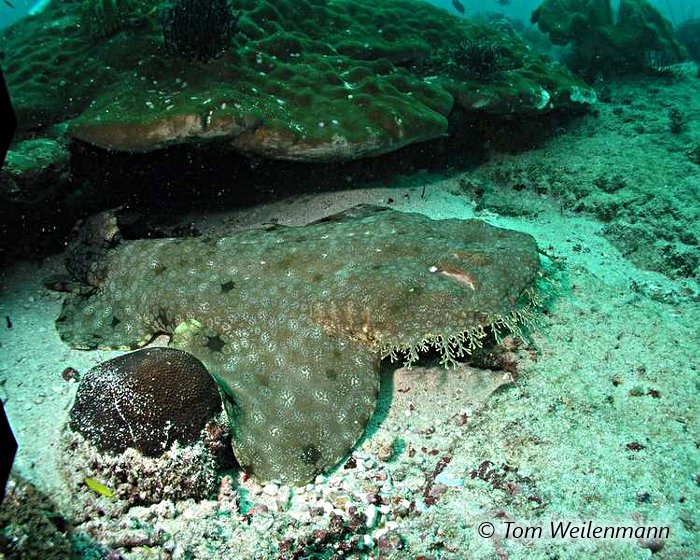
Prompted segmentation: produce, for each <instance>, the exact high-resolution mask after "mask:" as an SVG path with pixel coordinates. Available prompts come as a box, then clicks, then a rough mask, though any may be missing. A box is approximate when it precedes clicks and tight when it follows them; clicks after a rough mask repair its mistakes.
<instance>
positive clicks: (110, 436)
mask: <svg viewBox="0 0 700 560" xmlns="http://www.w3.org/2000/svg"><path fill="white" fill-rule="evenodd" d="M220 411H221V398H220V397H219V392H218V389H217V386H216V383H215V382H214V380H213V379H212V377H211V376H210V375H209V372H207V370H206V368H205V367H204V366H203V365H202V363H201V362H200V361H199V360H198V359H197V358H195V357H194V356H192V355H191V354H189V353H187V352H183V351H182V350H175V349H172V348H149V349H145V350H138V351H136V352H131V353H129V354H124V355H123V356H119V357H117V358H114V359H112V360H108V361H106V362H103V363H102V364H100V365H98V366H96V367H94V368H92V369H91V370H90V371H89V372H87V374H85V376H84V377H83V379H82V380H81V382H80V385H79V386H78V393H77V395H76V398H75V403H74V404H73V408H71V410H70V424H69V425H70V427H71V429H72V430H74V431H76V432H79V433H80V434H82V435H83V437H85V438H86V439H88V440H89V441H91V442H92V443H93V444H94V445H95V446H96V447H97V448H98V449H99V450H100V451H102V452H107V453H112V454H118V453H122V452H123V451H125V450H126V449H127V448H128V447H133V448H134V449H137V450H138V451H140V452H141V453H142V454H143V455H146V456H149V457H156V456H159V455H161V454H162V453H163V452H164V451H166V450H167V449H169V448H170V447H171V446H172V444H173V443H174V442H175V441H178V442H180V444H182V445H188V444H190V443H193V442H194V441H196V440H197V439H198V437H199V435H200V433H201V431H202V429H203V428H204V427H205V425H206V423H207V422H208V421H209V420H210V419H212V418H213V417H214V416H215V415H216V414H218V413H219V412H220Z"/></svg>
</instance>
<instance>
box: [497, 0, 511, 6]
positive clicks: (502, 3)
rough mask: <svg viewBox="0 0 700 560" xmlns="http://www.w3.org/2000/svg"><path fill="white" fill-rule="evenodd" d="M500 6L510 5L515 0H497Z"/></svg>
mask: <svg viewBox="0 0 700 560" xmlns="http://www.w3.org/2000/svg"><path fill="white" fill-rule="evenodd" d="M496 2H497V3H498V5H499V6H510V5H511V4H512V3H513V1H512V0H496Z"/></svg>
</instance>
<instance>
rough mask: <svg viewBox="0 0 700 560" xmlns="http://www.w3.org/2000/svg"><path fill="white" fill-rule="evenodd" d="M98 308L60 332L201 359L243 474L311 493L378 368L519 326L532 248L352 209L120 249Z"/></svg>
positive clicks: (90, 342) (96, 291) (76, 311)
mask: <svg viewBox="0 0 700 560" xmlns="http://www.w3.org/2000/svg"><path fill="white" fill-rule="evenodd" d="M100 258H101V259H102V260H103V262H102V264H101V268H102V269H103V270H105V271H106V274H105V275H104V276H100V278H101V279H100V281H99V283H98V285H96V286H94V287H93V291H92V293H91V294H89V295H86V293H85V291H82V292H76V293H73V294H70V295H69V296H68V297H67V299H66V300H65V303H64V306H63V310H62V312H61V315H60V317H59V318H58V320H57V328H58V331H59V333H60V335H61V337H62V339H63V340H64V341H65V342H67V343H68V344H70V345H72V346H74V347H78V348H98V347H100V348H108V347H110V348H134V347H138V346H141V345H143V344H145V343H147V342H148V341H149V340H150V339H151V338H152V337H153V336H154V335H155V334H156V333H159V332H164V331H165V332H170V333H173V335H174V338H173V343H174V345H176V346H177V347H179V348H182V349H184V350H187V351H189V352H191V353H192V354H194V355H195V356H197V357H198V358H199V359H200V360H201V361H202V362H203V363H204V365H205V366H206V367H207V369H208V370H209V372H210V373H211V374H212V375H213V376H214V377H215V378H216V380H217V382H218V383H219V387H220V390H221V392H222V394H223V395H224V404H225V408H226V411H227V413H228V415H229V420H230V423H231V431H232V435H233V447H234V452H235V454H236V458H237V459H238V461H239V463H240V464H241V465H242V466H243V467H244V468H246V469H247V470H248V471H249V472H251V473H252V474H254V475H255V476H256V477H258V478H260V479H262V480H269V479H282V480H285V481H290V482H304V481H308V480H309V479H311V478H313V477H314V476H315V475H316V474H317V473H318V472H320V471H322V470H324V469H328V468H330V467H332V466H333V465H335V464H336V463H337V462H338V461H340V460H341V459H342V458H343V456H344V455H345V454H346V453H347V452H348V451H349V450H350V449H351V448H352V447H353V446H354V445H355V443H356V442H357V440H358V439H359V438H360V436H361V435H362V433H363V431H364V428H365V426H366V424H367V421H368V419H369V417H370V415H371V414H372V412H373V410H374V407H375V404H376V399H377V392H378V384H379V380H378V368H377V365H378V361H379V359H380V358H382V357H387V356H389V357H392V358H399V357H400V356H403V358H404V360H405V362H406V363H409V364H410V363H412V362H415V361H416V360H417V359H418V354H419V352H421V351H424V350H428V349H429V348H431V347H432V348H435V349H436V350H437V352H438V353H439V354H440V356H441V361H442V363H443V364H444V365H451V364H452V363H454V361H455V360H456V359H457V358H458V357H459V356H462V355H465V354H466V353H468V352H470V350H471V349H473V348H474V347H476V346H478V345H480V343H481V340H482V339H483V337H484V336H486V332H487V330H488V329H489V327H493V326H496V327H499V326H507V327H510V328H512V329H517V328H518V325H519V324H521V323H522V322H523V321H526V320H527V314H528V306H529V305H530V304H531V303H532V293H533V284H534V282H535V280H536V278H537V276H538V273H539V258H538V253H537V247H536V244H535V241H534V239H533V238H532V237H531V236H529V235H527V234H523V233H519V232H515V231H510V230H505V229H499V228H496V227H493V226H490V225H488V224H486V223H484V222H482V221H479V220H467V221H461V220H455V219H452V220H431V219H428V218H427V217H425V216H422V215H420V214H409V213H402V212H396V211H393V210H389V209H380V208H375V207H357V208H354V209H351V210H349V211H347V212H345V213H342V214H340V215H337V216H333V217H331V218H329V219H326V220H322V221H319V222H315V223H312V224H309V225H307V226H304V227H273V228H268V229H266V230H254V231H247V232H242V233H239V234H237V235H234V236H231V237H226V238H222V239H207V238H196V239H161V240H140V241H130V242H123V243H121V244H119V245H117V246H116V247H114V248H112V249H110V250H108V251H107V252H106V253H104V254H103V255H102V256H101V257H100Z"/></svg>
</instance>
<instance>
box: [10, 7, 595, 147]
mask: <svg viewBox="0 0 700 560" xmlns="http://www.w3.org/2000/svg"><path fill="white" fill-rule="evenodd" d="M80 7H81V2H79V1H77V0H64V1H63V2H53V3H51V4H50V5H49V7H48V8H47V9H46V10H45V11H44V12H42V13H41V14H39V15H37V16H34V17H33V18H29V19H28V20H24V21H22V22H20V23H18V24H16V25H14V26H12V27H11V28H9V29H8V30H6V31H5V32H4V33H3V34H2V41H3V43H4V44H5V45H6V47H5V69H6V79H7V81H8V87H9V89H10V91H11V93H12V94H13V98H14V103H15V107H16V110H17V112H18V114H19V120H20V122H21V123H22V126H24V127H25V128H37V127H39V128H40V127H44V126H47V125H50V124H52V123H57V122H61V121H64V120H67V119H72V120H71V125H70V128H69V133H70V134H71V135H72V136H73V137H75V138H78V139H80V140H83V141H86V142H89V143H91V144H94V145H97V146H100V147H103V148H109V149H115V150H125V151H150V150H156V149H159V148H162V147H164V146H167V145H171V144H178V143H185V142H195V141H196V142H202V141H211V140H217V141H219V142H226V143H228V144H229V145H230V146H232V147H233V148H235V149H237V150H240V151H244V152H248V153H253V154H256V155H260V156H265V157H270V158H276V159H288V160H300V161H339V160H348V159H355V158H359V157H364V156H368V155H377V154H381V153H385V152H389V151H392V150H396V149H398V148H400V147H402V146H405V145H407V144H411V143H415V142H420V141H425V140H429V139H434V138H438V137H441V136H444V135H445V134H447V130H448V116H449V115H450V114H451V113H452V111H453V107H454V106H455V104H457V105H460V106H462V107H463V108H464V109H465V110H466V111H467V112H470V113H479V112H482V113H483V112H489V113H491V114H502V115H511V114H513V113H515V114H520V113H530V112H546V111H550V110H558V109H569V110H576V109H579V110H580V109H582V108H585V107H586V106H587V105H588V104H589V102H590V101H591V97H590V94H588V93H587V94H585V95H580V94H579V93H578V92H579V91H588V90H587V88H586V87H585V86H584V85H583V84H582V83H580V82H579V81H577V80H576V79H575V78H574V77H573V76H572V75H571V74H569V73H567V72H566V70H565V69H563V67H561V66H559V65H557V64H555V63H551V62H548V61H546V60H545V59H544V58H543V57H541V56H540V55H537V54H535V53H533V52H531V51H530V50H529V49H528V48H527V47H526V46H525V45H524V43H522V41H520V40H518V39H517V38H514V37H508V36H505V35H503V34H500V33H497V32H495V31H493V30H491V31H488V34H489V36H490V37H495V38H496V39H497V41H498V44H499V48H500V50H501V51H502V52H503V53H504V55H505V54H507V56H506V58H508V68H507V70H506V71H504V72H503V73H502V74H499V75H498V77H497V78H493V79H490V80H488V81H483V80H482V81H479V80H473V79H464V80H457V79H455V78H454V77H447V76H441V75H438V76H429V77H428V76H422V75H419V73H416V72H414V71H413V69H414V68H415V65H416V64H420V62H421V61H423V60H425V59H426V58H429V57H430V56H432V55H433V54H435V53H436V52H439V51H444V50H445V49H447V48H449V47H451V46H454V45H455V44H458V43H460V42H461V41H465V40H469V39H474V38H477V37H479V36H480V35H481V34H483V33H486V31H484V29H483V27H482V26H479V25H477V24H474V23H471V22H468V21H466V20H463V19H460V18H456V17H453V16H452V15H450V14H448V13H447V12H445V11H444V10H440V9H438V8H436V7H434V6H431V5H429V4H428V3H426V2H419V1H416V0H391V1H379V2H376V1H372V2H370V1H369V0H336V1H329V2H327V1H325V0H278V1H276V2H267V1H253V0H243V1H242V2H241V3H240V4H237V5H236V9H237V10H239V11H238V12H237V15H238V17H239V26H238V30H239V33H238V34H237V35H236V38H235V40H234V41H233V42H232V43H231V46H230V48H229V49H228V50H227V51H226V52H225V53H224V54H223V56H221V57H220V58H219V59H217V60H212V61H210V62H208V63H206V64H203V63H199V62H193V61H187V60H180V59H177V58H173V57H171V56H169V55H168V54H167V52H166V50H165V47H164V45H163V37H162V26H161V23H160V21H159V19H158V16H157V13H158V12H159V11H158V10H154V12H153V13H152V14H141V15H140V18H139V19H142V17H141V16H143V18H145V19H144V21H141V23H140V26H137V27H126V28H124V29H121V30H114V29H110V30H109V33H105V35H104V36H103V37H99V36H98V37H95V34H94V33H85V32H83V31H81V29H80V21H81V19H80V18H81V9H80ZM86 76H89V79H86ZM543 90H544V93H543Z"/></svg>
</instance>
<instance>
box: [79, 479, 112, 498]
mask: <svg viewBox="0 0 700 560" xmlns="http://www.w3.org/2000/svg"><path fill="white" fill-rule="evenodd" d="M83 482H85V485H86V486H87V487H88V488H90V490H93V491H94V492H97V493H98V494H99V495H100V496H104V497H105V498H107V499H108V500H111V499H112V498H114V492H112V491H111V490H110V489H109V488H107V487H106V486H105V485H104V484H102V483H101V482H98V481H97V480H95V479H94V478H92V477H89V476H86V477H85V480H83Z"/></svg>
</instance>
